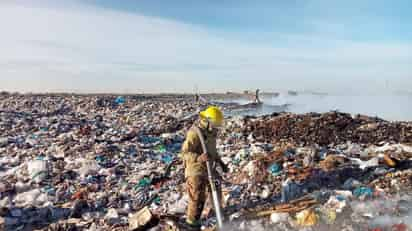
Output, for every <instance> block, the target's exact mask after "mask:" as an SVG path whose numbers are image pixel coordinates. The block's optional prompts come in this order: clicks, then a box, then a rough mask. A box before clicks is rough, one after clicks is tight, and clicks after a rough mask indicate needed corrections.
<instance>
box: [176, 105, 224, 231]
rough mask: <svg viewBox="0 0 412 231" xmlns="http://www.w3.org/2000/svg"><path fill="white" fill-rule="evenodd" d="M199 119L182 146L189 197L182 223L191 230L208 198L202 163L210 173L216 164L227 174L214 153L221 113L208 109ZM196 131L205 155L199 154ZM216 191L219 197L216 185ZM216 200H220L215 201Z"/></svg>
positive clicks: (204, 168) (219, 190)
mask: <svg viewBox="0 0 412 231" xmlns="http://www.w3.org/2000/svg"><path fill="white" fill-rule="evenodd" d="M199 117H200V118H199V120H198V121H197V122H196V123H195V124H194V125H193V126H192V128H191V129H190V130H189V131H188V133H187V135H186V140H185V142H184V143H183V146H182V159H183V161H184V165H185V178H186V188H187V193H188V195H189V204H188V207H187V211H186V216H187V218H186V223H187V225H189V226H190V227H193V228H195V229H198V228H200V216H201V214H202V211H203V208H204V205H205V202H206V198H207V195H208V196H209V199H210V196H211V193H210V185H209V182H208V175H207V168H206V162H207V161H210V162H211V163H212V166H213V172H214V171H215V168H216V167H217V165H220V166H221V168H222V170H223V171H224V172H227V171H228V169H227V166H226V165H225V164H224V163H223V162H222V160H221V159H220V157H219V155H218V153H217V150H216V139H217V133H218V129H219V128H220V127H221V126H222V125H223V113H222V111H221V110H220V109H219V108H218V107H214V106H211V107H209V108H207V109H206V110H205V111H202V112H200V114H199ZM198 131H200V132H201V134H202V135H203V137H204V140H205V143H206V148H207V152H208V153H203V149H202V145H201V143H200V139H199V136H198ZM216 188H217V190H218V195H219V196H220V198H221V187H220V184H218V185H217V187H216ZM219 201H221V200H220V199H219Z"/></svg>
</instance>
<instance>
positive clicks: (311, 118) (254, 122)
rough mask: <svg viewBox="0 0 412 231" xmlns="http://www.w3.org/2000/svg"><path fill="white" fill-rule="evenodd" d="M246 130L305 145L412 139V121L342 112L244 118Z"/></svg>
mask: <svg viewBox="0 0 412 231" xmlns="http://www.w3.org/2000/svg"><path fill="white" fill-rule="evenodd" d="M244 132H245V134H249V133H253V135H254V136H255V137H256V138H257V140H259V141H264V142H272V143H274V142H279V141H282V140H286V141H289V142H294V143H298V144H303V145H310V144H319V145H329V144H332V145H333V144H335V145H336V144H342V143H346V142H348V141H350V142H352V143H362V144H378V143H380V142H396V143H399V142H401V143H412V123H410V122H388V121H385V120H382V119H379V118H374V117H367V116H361V115H357V116H355V117H352V116H351V115H350V114H347V113H341V112H329V113H324V114H318V113H309V114H304V115H295V114H289V113H282V114H274V115H271V116H265V117H263V118H257V119H254V118H249V119H246V121H245V131H244Z"/></svg>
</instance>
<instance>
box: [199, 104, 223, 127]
mask: <svg viewBox="0 0 412 231" xmlns="http://www.w3.org/2000/svg"><path fill="white" fill-rule="evenodd" d="M199 115H200V117H201V118H202V119H206V120H208V121H209V122H210V123H212V125H213V126H214V127H220V126H222V125H223V119H224V118H223V112H222V111H221V110H220V109H219V108H218V107H215V106H210V107H208V108H207V109H206V110H204V111H202V112H200V114H199Z"/></svg>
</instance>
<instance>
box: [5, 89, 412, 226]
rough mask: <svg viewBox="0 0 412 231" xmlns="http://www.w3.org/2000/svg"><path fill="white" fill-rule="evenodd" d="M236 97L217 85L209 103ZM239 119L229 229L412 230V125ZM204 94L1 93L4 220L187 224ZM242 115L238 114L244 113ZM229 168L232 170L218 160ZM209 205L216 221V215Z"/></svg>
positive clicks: (208, 214)
mask: <svg viewBox="0 0 412 231" xmlns="http://www.w3.org/2000/svg"><path fill="white" fill-rule="evenodd" d="M222 97H223V98H224V95H219V96H216V95H206V96H204V98H205V99H206V100H212V99H213V98H219V99H221V98H222ZM216 104H217V105H218V106H220V107H221V108H222V109H223V110H224V112H225V114H226V115H227V117H228V118H227V119H226V122H225V125H224V127H223V128H222V130H221V132H220V135H219V141H218V150H219V153H220V155H221V156H222V159H223V161H224V162H225V163H226V164H228V166H229V169H230V171H229V172H228V173H222V172H220V174H221V184H222V186H223V194H224V197H223V198H224V201H223V202H222V203H223V205H224V213H225V218H226V219H225V221H226V222H225V228H224V230H348V231H349V230H373V231H380V230H382V231H384V230H396V231H404V230H412V200H411V197H412V190H411V189H412V170H411V167H412V122H388V121H385V120H382V119H379V118H375V117H367V116H361V115H350V114H345V113H341V112H329V113H322V114H318V113H309V114H301V115H297V114H291V113H277V112H275V113H273V114H271V115H265V116H259V117H254V116H244V115H243V116H239V114H240V115H241V114H242V113H239V112H242V111H244V112H246V113H250V112H252V113H253V110H258V105H253V104H250V105H246V106H242V105H236V104H233V103H230V104H224V103H216ZM207 105H208V104H207V103H206V102H204V101H201V102H199V103H196V102H195V101H194V97H193V96H191V95H126V96H117V95H109V94H107V95H72V94H44V95H33V94H32V95H30V94H25V95H23V94H6V93H2V94H0V230H50V231H51V230H56V231H57V230H71V231H74V230H89V231H98V230H185V229H184V228H183V227H181V223H182V221H184V212H185V208H186V205H187V196H186V194H185V184H184V174H183V170H184V168H183V165H182V163H181V161H180V158H179V153H180V148H181V144H182V142H183V140H184V138H185V132H186V131H187V129H189V128H190V126H191V125H192V124H193V122H194V121H196V119H197V113H198V112H199V111H200V110H202V109H204V108H205V107H206V106H207ZM232 115H237V116H232ZM218 171H219V169H218ZM210 204H211V203H209V206H207V209H205V211H204V214H203V219H202V225H203V229H210V230H212V229H213V227H214V226H215V222H216V221H215V219H214V217H213V212H212V211H211V209H210Z"/></svg>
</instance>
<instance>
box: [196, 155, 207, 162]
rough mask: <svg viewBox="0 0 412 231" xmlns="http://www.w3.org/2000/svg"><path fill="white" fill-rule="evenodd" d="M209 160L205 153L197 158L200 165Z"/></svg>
mask: <svg viewBox="0 0 412 231" xmlns="http://www.w3.org/2000/svg"><path fill="white" fill-rule="evenodd" d="M208 160H209V155H208V154H207V153H203V154H202V155H200V156H198V157H197V161H198V162H200V163H205V162H207V161H208Z"/></svg>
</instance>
